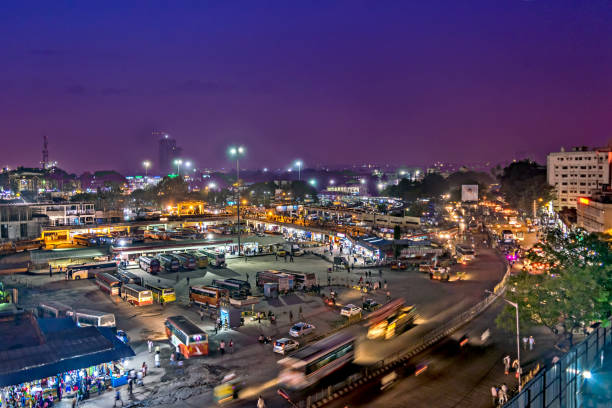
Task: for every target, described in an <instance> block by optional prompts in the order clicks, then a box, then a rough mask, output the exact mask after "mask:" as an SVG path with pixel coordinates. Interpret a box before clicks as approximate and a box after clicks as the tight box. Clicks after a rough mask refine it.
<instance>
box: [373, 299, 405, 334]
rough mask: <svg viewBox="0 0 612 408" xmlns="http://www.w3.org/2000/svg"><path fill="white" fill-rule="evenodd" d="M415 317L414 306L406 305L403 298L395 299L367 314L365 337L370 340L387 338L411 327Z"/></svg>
mask: <svg viewBox="0 0 612 408" xmlns="http://www.w3.org/2000/svg"><path fill="white" fill-rule="evenodd" d="M415 319H416V310H415V308H414V306H406V305H405V301H404V299H396V300H394V301H392V302H390V303H387V304H386V305H384V306H383V307H381V308H380V309H378V310H376V311H375V312H373V313H372V314H370V316H368V321H367V323H366V326H367V327H368V334H367V337H368V339H370V340H389V339H391V338H393V337H395V336H398V335H400V334H401V333H403V332H404V331H406V330H408V329H409V328H410V327H412V325H413V324H414V320H415Z"/></svg>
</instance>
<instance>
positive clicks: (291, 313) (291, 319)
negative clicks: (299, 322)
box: [289, 310, 293, 322]
mask: <svg viewBox="0 0 612 408" xmlns="http://www.w3.org/2000/svg"><path fill="white" fill-rule="evenodd" d="M289 321H290V322H292V321H293V312H292V311H291V310H290V311H289Z"/></svg>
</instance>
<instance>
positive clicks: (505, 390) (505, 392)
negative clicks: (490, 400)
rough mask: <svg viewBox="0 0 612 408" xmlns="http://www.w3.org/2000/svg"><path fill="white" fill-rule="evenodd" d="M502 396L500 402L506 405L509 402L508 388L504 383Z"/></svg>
mask: <svg viewBox="0 0 612 408" xmlns="http://www.w3.org/2000/svg"><path fill="white" fill-rule="evenodd" d="M500 391H501V395H500V396H499V402H500V403H502V404H505V403H506V402H508V386H507V385H506V383H503V384H502V386H501V390H500Z"/></svg>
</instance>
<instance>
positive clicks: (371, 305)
mask: <svg viewBox="0 0 612 408" xmlns="http://www.w3.org/2000/svg"><path fill="white" fill-rule="evenodd" d="M362 308H363V310H367V311H368V312H371V311H373V310H376V309H379V308H380V303H378V302H377V301H375V300H374V299H366V300H365V302H363V306H362Z"/></svg>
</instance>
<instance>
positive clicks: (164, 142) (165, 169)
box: [153, 131, 183, 175]
mask: <svg viewBox="0 0 612 408" xmlns="http://www.w3.org/2000/svg"><path fill="white" fill-rule="evenodd" d="M153 134H154V135H158V134H159V132H157V131H155V132H153ZM182 150H183V149H181V148H180V147H178V146H177V145H176V140H175V139H173V138H171V137H170V136H169V135H168V134H163V136H162V137H161V138H160V139H159V159H158V162H157V163H158V164H157V166H158V167H157V168H158V170H159V172H160V173H161V174H162V175H164V174H169V173H172V171H173V168H174V165H173V161H174V159H176V158H178V157H179V156H180V155H181V153H182Z"/></svg>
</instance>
